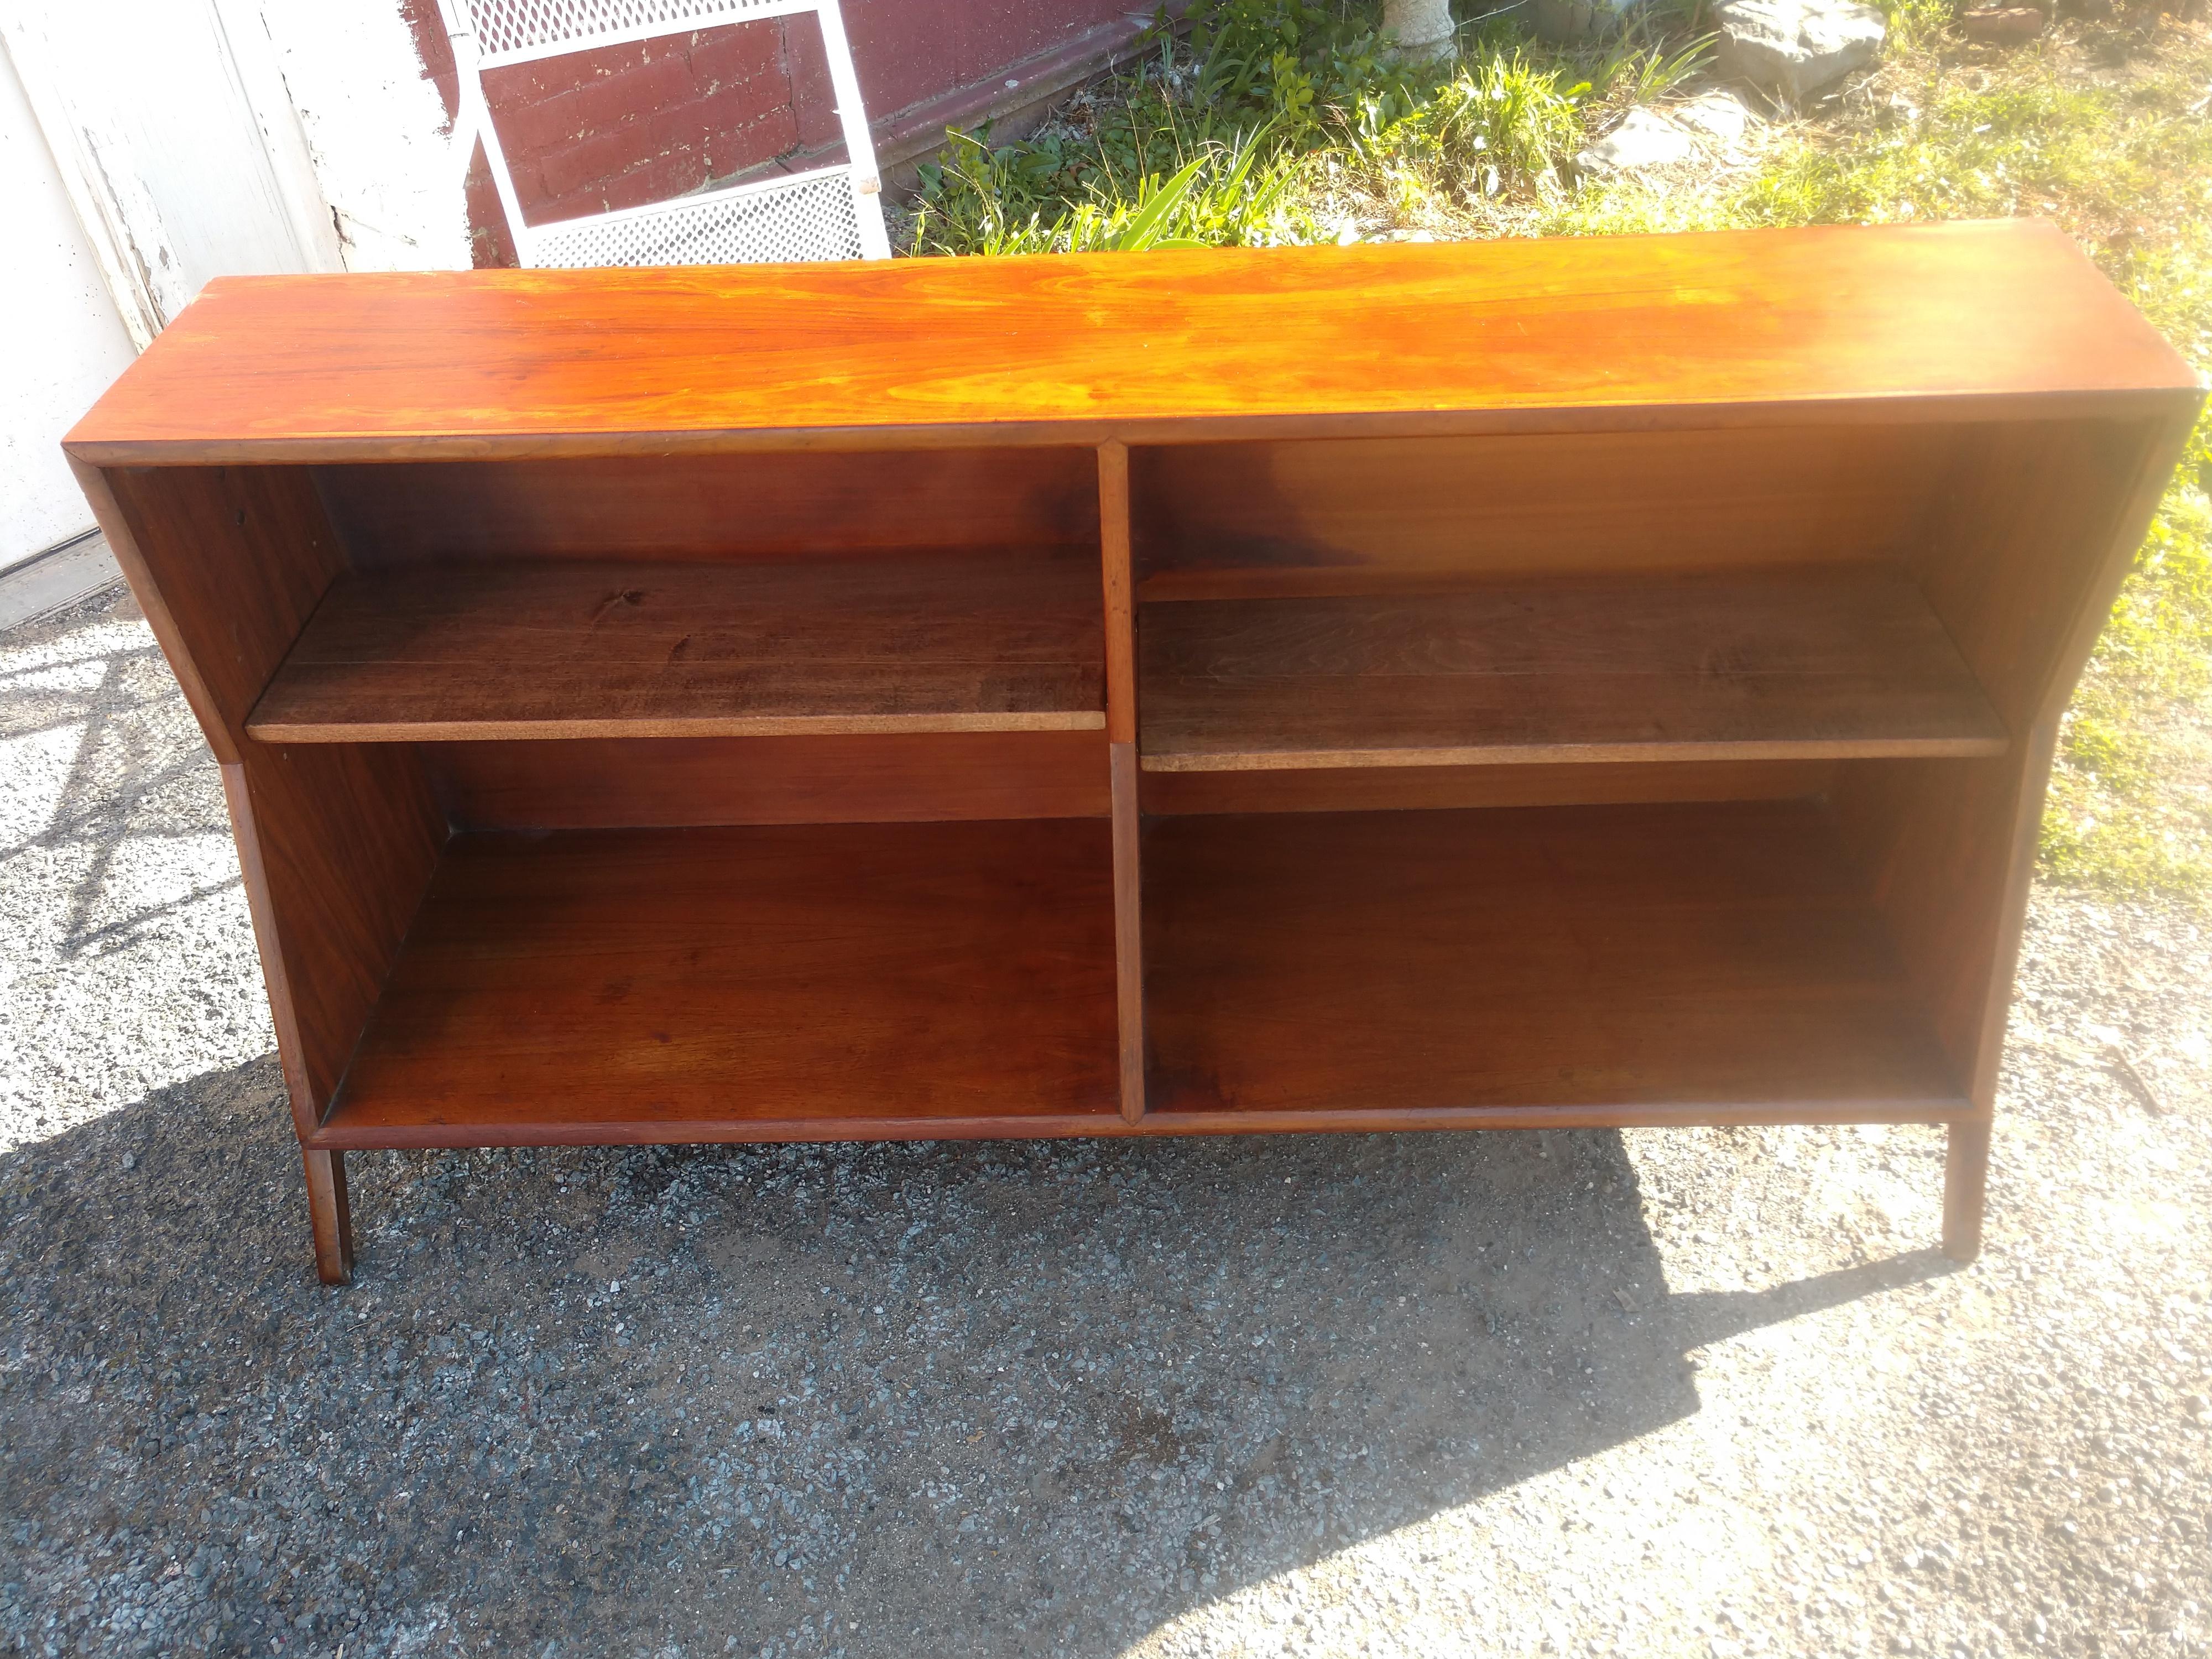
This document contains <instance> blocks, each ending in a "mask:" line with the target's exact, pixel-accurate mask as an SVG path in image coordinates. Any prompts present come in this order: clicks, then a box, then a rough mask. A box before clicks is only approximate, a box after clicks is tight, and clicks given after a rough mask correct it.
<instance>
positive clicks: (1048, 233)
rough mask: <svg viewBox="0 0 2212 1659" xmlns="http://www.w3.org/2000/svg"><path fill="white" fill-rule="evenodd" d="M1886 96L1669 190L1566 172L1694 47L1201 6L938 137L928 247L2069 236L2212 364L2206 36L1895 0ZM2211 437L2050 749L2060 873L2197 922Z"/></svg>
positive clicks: (1696, 56)
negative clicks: (1107, 82)
mask: <svg viewBox="0 0 2212 1659" xmlns="http://www.w3.org/2000/svg"><path fill="white" fill-rule="evenodd" d="M1377 10H1378V9H1377V8H1376V6H1374V5H1372V4H1370V3H1366V0H1210V3H1209V0H1201V3H1200V4H1198V5H1195V6H1194V7H1193V15H1194V20H1195V27H1194V29H1193V31H1192V33H1191V35H1190V37H1189V38H1188V40H1182V41H1178V40H1176V39H1175V38H1173V37H1172V36H1171V35H1169V34H1166V33H1159V34H1157V35H1156V36H1155V38H1154V39H1153V40H1152V47H1151V50H1150V52H1149V53H1148V55H1147V57H1146V60H1145V61H1144V63H1143V64H1142V65H1141V67H1140V69H1139V70H1138V71H1137V72H1136V73H1134V74H1133V75H1132V76H1129V77H1127V79H1125V80H1123V81H1121V82H1118V83H1116V84H1115V86H1114V87H1113V88H1111V89H1110V90H1109V92H1108V93H1107V94H1104V95H1103V96H1093V97H1091V98H1088V99H1085V100H1078V102H1077V103H1076V104H1075V106H1073V107H1072V108H1071V110H1070V111H1069V112H1068V118H1066V120H1065V121H1062V122H1060V123H1058V124H1056V125H1054V126H1052V127H1049V128H1048V129H1047V130H1046V131H1044V132H1043V133H1042V134H1040V135H1039V136H1038V137H1036V138H1035V139H1032V140H1030V141H1027V142H1024V143H1012V144H996V145H994V144H993V143H991V141H990V139H989V136H988V134H987V133H984V134H977V135H970V136H968V137H960V138H957V139H954V140H953V141H951V143H949V144H948V147H947V149H946V151H945V155H943V156H942V157H941V158H940V161H939V166H938V167H936V168H935V169H933V170H932V171H930V172H929V173H927V174H926V175H925V179H924V185H923V190H922V192H921V199H920V202H919V204H918V206H919V210H920V212H919V218H918V222H917V225H916V230H915V236H914V238H913V243H914V247H915V251H916V252H933V253H1012V252H1046V251H1053V250H1062V251H1064V250H1067V249H1071V248H1076V249H1081V248H1110V247H1115V246H1132V245H1137V244H1143V243H1153V244H1156V243H1157V242H1158V241H1160V240H1167V241H1174V242H1200V243H1212V244H1227V243H1236V244H1244V245H1264V244H1268V243H1284V242H1310V241H1316V240H1348V239H1350V238H1352V237H1354V236H1371V235H1375V234H1387V233H1395V234H1405V233H1407V232H1413V231H1421V232H1426V233H1427V234H1432V235H1437V236H1498V235H1598V234H1621V233H1627V232H1644V231H1680V230H1698V229H1712V228H1726V227H1739V226H1772V225H1802V224H1816V223H1882V222H1900V221H1912V220H1929V219H1944V218H1960V217H1977V218H1978V217H1992V216H2006V215H2013V214H2027V213H2033V214H2040V215H2044V216H2049V217H2051V218H2055V219H2056V220H2057V221H2058V222H2060V223H2061V224H2063V226H2065V228H2067V229H2068V230H2069V232H2071V233H2072V234H2074V235H2075V237H2076V238H2077V239H2078V240H2081V242H2082V244H2083V245H2084V246H2086V247H2087V249H2088V250H2089V252H2091V254H2092V256H2093V258H2096V259H2097V261H2098V263H2099V264H2100V265H2102V266H2103V268H2104V269H2105V270H2106V272H2107V274H2109V275H2110V276H2112V278H2113V280H2114V281H2115V282H2116V283H2119V285H2120V286H2121V287H2122V288H2123V289H2125V290H2126V291H2127V292H2128V293H2129V294H2130V296H2131V297H2132V298H2133V299H2134V300H2135V301H2136V304H2137V305H2138V306H2140V307H2142V310H2143V311H2144V313H2145V314H2146V315H2148V317H2149V318H2150V319H2151V320H2152V321H2153V322H2154V324H2156V325H2158V327H2159V328H2160V329H2161V330H2162V331H2164V332H2165V333H2166V337H2167V338H2169V339H2170V340H2172V342H2173V343H2174V344H2175V345H2176V346H2177V347H2178V348H2179V349H2180V350H2181V351H2182V352H2183V354H2184V355H2185V356H2187V357H2189V359H2190V360H2191V362H2193V363H2195V364H2196V365H2197V368H2199V369H2201V370H2206V371H2212V118H2208V112H2207V103H2206V100H2207V96H2208V89H2212V36H2208V34H2207V33H2206V32H2204V31H2203V30H2202V29H2201V28H2191V27H2186V26H2182V25H2176V24H2172V23H2159V24H2156V25H2144V26H2141V27H2133V28H2132V29H2130V28H2121V27H2107V28H2106V29H2104V30H2103V31H2102V32H2101V33H2100V34H2098V35H2096V36H2094V37H2093V38H2087V39H2082V40H2075V41H2073V42H2071V43H2069V42H2066V41H2060V42H2057V43H2053V44H2045V45H2043V46H2033V47H2029V48H2026V49H2023V50H2021V51H2019V52H2014V53H2010V54H2007V55H2002V56H1995V55H1990V54H1981V55H1976V54H1972V53H1968V52H1962V51H1961V49H1960V47H1959V46H1958V44H1957V41H1956V40H1955V37H1954V36H1951V35H1949V34H1948V33H1947V29H1948V23H1949V21H1950V19H1951V16H1952V14H1953V11H1954V5H1953V4H1952V3H1951V0H1891V3H1889V4H1888V6H1887V10H1888V12H1889V15H1890V18H1891V23H1892V30H1893V33H1892V48H1891V52H1890V55H1889V58H1888V60H1887V64H1886V66H1885V68H1884V70H1883V71H1882V74H1881V77H1880V79H1879V81H1878V82H1876V83H1875V85H1873V86H1872V87H1871V88H1869V89H1868V90H1869V94H1871V95H1870V96H1869V97H1866V98H1863V99H1861V100H1858V101H1857V102H1856V103H1855V104H1853V105H1851V106H1846V107H1845V108H1844V110H1843V111H1842V112H1834V111H1831V112H1829V113H1827V114H1826V115H1825V116H1823V117H1822V118H1818V119H1808V120H1803V121H1797V122H1791V123H1786V124H1781V125H1776V126H1774V127H1772V128H1770V129H1768V130H1766V131H1765V133H1764V134H1763V135H1762V136H1761V137H1760V138H1759V141H1758V143H1757V144H1756V146H1755V149H1753V153H1752V154H1751V155H1749V157H1748V158H1747V159H1745V160H1743V161H1741V162H1739V163H1737V164H1735V165H1730V166H1717V167H1712V168H1711V169H1709V170H1708V171H1707V172H1706V173H1705V174H1704V175H1702V176H1698V177H1693V178H1688V179H1685V178H1680V177H1677V178H1673V179H1668V180H1665V181H1663V183H1659V184H1654V183H1650V182H1644V181H1639V180H1637V179H1582V180H1578V179H1575V178H1574V177H1573V176H1572V168H1571V158H1572V156H1573V155H1574V154H1575V153H1576V151H1577V149H1580V148H1581V147H1582V145H1583V143H1586V142H1587V140H1588V138H1589V137H1590V136H1591V135H1593V134H1594V133H1595V132H1598V131H1602V130H1603V128H1604V127H1605V126H1606V125H1608V124H1609V123H1610V122H1611V121H1612V120H1613V119H1614V118H1617V116H1618V114H1619V112H1620V111H1622V110H1623V109H1625V108H1626V107H1627V106H1629V105H1630V104H1632V103H1636V102H1649V101H1663V100H1664V99H1665V97H1666V96H1667V95H1668V94H1669V93H1670V92H1673V91H1674V90H1676V89H1677V88H1679V87H1680V84H1681V83H1682V82H1684V81H1685V80H1686V79H1687V78H1689V77H1691V76H1692V75H1694V73H1695V71H1696V70H1697V69H1698V67H1699V65H1700V64H1702V63H1703V62H1704V61H1705V58H1706V56H1707V52H1708V45H1707V43H1706V41H1705V40H1703V39H1701V38H1700V37H1699V36H1697V35H1696V34H1695V33H1692V24H1693V22H1694V21H1695V19H1696V18H1697V16H1698V15H1699V8H1698V7H1696V6H1695V5H1693V4H1692V3H1689V0H1683V4H1682V5H1681V6H1680V9H1676V10H1674V11H1669V10H1668V9H1665V8H1663V7H1662V8H1647V9H1644V11H1643V12H1641V13H1639V14H1638V15H1639V17H1640V18H1641V19H1642V21H1640V22H1639V24H1638V29H1637V32H1636V33H1633V34H1632V35H1631V36H1629V37H1628V38H1626V40H1622V41H1620V42H1618V43H1616V44H1614V45H1613V46H1610V47H1607V48H1595V47H1593V48H1589V49H1586V50H1583V51H1581V52H1566V51H1560V50H1557V49H1553V48H1547V47H1543V46H1539V45H1537V44H1535V43H1534V42H1532V41H1529V40H1525V39H1523V38H1522V37H1521V36H1519V35H1518V34H1516V33H1513V32H1512V31H1511V30H1510V28H1509V27H1499V26H1498V25H1496V24H1492V25H1490V26H1488V27H1486V29H1484V30H1482V31H1476V30H1473V29H1467V30H1462V62H1461V64H1459V65H1458V66H1457V67H1456V68H1455V70H1453V71H1452V72H1451V73H1449V74H1443V73H1438V72H1437V71H1435V70H1418V69H1417V70H1407V69H1406V68H1405V67H1403V66H1401V65H1398V64H1394V63H1393V62H1392V61H1391V59H1390V58H1389V41H1388V40H1386V39H1384V38H1383V36H1382V35H1381V33H1380V32H1379V29H1378V27H1377V22H1376V16H1377ZM2208 485H2212V422H2208V423H2207V424H2205V425H2202V426H2200V427H2199V428H2198V429H2197V434H2196V435H2195V438H2194V440H2193V441H2192V443H2191V450H2190V453H2189V455H2188V456H2187V457H2186V458H2185V460H2184V463H2183V465H2182V467H2181V469H2180V471H2179V474H2178V476H2177V477H2176V479H2175V482H2174V484H2173V486H2172V489H2170V490H2169V491H2168V492H2167V494H2166V497H2165V500H2164V502H2163V504H2162V505H2161V507H2160V511H2159V514H2158V517H2157V520H2156V522H2155V523H2154V526H2153V528H2152V531H2151V533H2150V535H2149V537H2148V539H2147V541H2146V543H2145V544H2144V547H2143V550H2142V554H2141V555H2140V556H2139V557H2138V558H2137V560H2136V564H2135V566H2134V568H2133V569H2132V571H2131V573H2130V575H2129V577H2128V579H2127V580H2126V583H2125V586H2124V589H2123V591H2122V592H2121V595H2120V598H2119V600H2118V605H2116V606H2115V608H2114V611H2113V613H2112V622H2111V623H2110V625H2109V626H2108V627H2107V628H2106V630H2105V632H2104V634H2103V635H2102V637H2101V638H2100V641H2099V643H2098V646H2097V648H2096V652H2095V654H2094V657H2093V660H2092V662H2091V665H2090V667H2089V671H2088V672H2087V676H2086V677H2085V678H2084V680H2083V683H2082V686H2081V692H2080V694H2079V696H2077V697H2076V699H2075V704H2074V707H2073V708H2072V710H2071V711H2070V712H2069V715H2068V718H2067V720H2066V723H2065V726H2064V727H2063V732H2062V734H2061V744H2060V752H2059V755H2058V758H2057V769H2056V771H2055V774H2054V777H2053V781H2052V789H2051V808H2050V811H2049V814H2048V817H2046V820H2045V826H2044V835H2043V846H2042V851H2043V868H2044V873H2045V877H2046V878H2048V879H2050V880H2052V881H2056V882H2059V883H2063V884H2070V885H2075V886H2081V887H2086V888H2092V889H2096V890H2102V891H2105V892H2108V893H2112V894H2115V895H2136V896H2144V895H2164V896H2179V897H2183V898H2186V899H2190V900H2192V901H2196V902H2207V901H2212V505H2208V501H2207V497H2206V489H2207V487H2208Z"/></svg>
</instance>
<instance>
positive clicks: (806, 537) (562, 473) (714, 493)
mask: <svg viewBox="0 0 2212 1659" xmlns="http://www.w3.org/2000/svg"><path fill="white" fill-rule="evenodd" d="M317 471H318V474H319V481H320V483H321V485H322V489H323V493H324V495H325V499H326V500H327V501H329V502H330V505H331V513H332V514H333V516H334V517H335V518H336V519H337V521H338V523H339V525H340V526H342V527H343V531H344V532H345V537H346V541H347V544H348V545H349V548H350V549H351V550H352V552H353V556H354V559H355V562H356V563H357V564H363V565H366V564H372V563H380V562H389V563H404V562H409V561H412V560H421V559H438V558H471V557H475V558H494V559H516V558H584V559H621V558H640V559H685V558H694V559H720V558H728V557H733V556H746V555H765V556H792V555H795V554H819V553H836V552H849V553H870V552H884V551H889V550H896V549H900V548H909V547H969V548H1018V547H1033V546H1038V545H1062V546H1070V545H1073V546H1084V547H1095V546H1097V540H1098V482H1097V458H1096V454H1095V453H1094V452H1093V451H1092V450H1091V449H1088V448H1080V449H1076V448H1070V449H945V450H890V451H880V452H878V451H867V452H857V453H856V452H837V453H829V452H818V451H794V452H791V453H746V454H732V455H683V456H605V457H589V458H585V459H573V460H572V459H562V460H512V461H478V462H471V463H467V464H462V463H448V462H400V463H393V464H388V465H362V466H325V467H321V468H319V469H317Z"/></svg>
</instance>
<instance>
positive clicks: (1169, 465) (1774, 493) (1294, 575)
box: [1130, 422, 1977, 600]
mask: <svg viewBox="0 0 2212 1659" xmlns="http://www.w3.org/2000/svg"><path fill="white" fill-rule="evenodd" d="M1976 430H1977V428H1974V427H1972V426H1971V425H1968V426H1964V427H1957V428H1954V427H1930V426H1927V425H1911V426H1866V425H1861V426H1839V425H1797V424H1791V423H1785V422H1776V423H1774V424H1771V425H1769V426H1764V427H1736V428H1717V429H1716V428H1706V427H1699V426H1692V427H1686V428H1668V429H1662V430H1657V431H1633V432H1573V433H1556V432H1553V433H1528V434H1512V435H1486V436H1479V437H1402V438H1387V439H1385V438H1333V439H1302V440H1297V441H1278V442H1260V443H1249V442H1248V443H1212V444H1176V443H1156V444H1149V445H1146V446H1145V447H1142V448H1139V449H1136V450H1133V451H1132V452H1131V453H1130V468H1131V480H1130V489H1131V494H1132V495H1133V510H1134V512H1135V513H1136V515H1137V520H1136V525H1135V539H1136V563H1137V575H1138V580H1139V586H1138V590H1137V591H1138V598H1139V599H1146V600H1149V599H1238V598H1244V597H1255V598H1261V597H1267V596H1271V595H1284V596H1298V595H1304V594H1328V593H1361V592H1382V591H1386V590H1387V589H1389V587H1390V586H1394V585H1395V586H1416V585H1418V584H1419V583H1421V582H1431V583H1433V582H1434V581H1436V580H1437V579H1438V578H1439V577H1444V578H1449V579H1455V580H1462V581H1464V580H1468V578H1470V577H1482V576H1511V575H1526V574H1538V573H1542V574H1558V573H1562V572H1567V571H1611V570H1699V569H1713V568H1726V567H1732V566H1744V565H1783V564H1801V563H1810V564H1820V563H1826V564H1834V563H1839V562H1850V561H1855V560H1867V559H1882V558H1894V557H1898V556H1902V555H1904V554H1905V553H1907V552H1908V551H1910V550H1912V549H1913V548H1914V546H1915V545H1916V544H1917V541H1918V538H1919V537H1920V534H1921V531H1922V526H1923V524H1924V522H1925V520H1926V519H1927V517H1928V514H1929V508H1930V507H1931V506H1932V505H1933V503H1934V502H1935V500H1936V492H1937V490H1938V489H1940V487H1941V486H1942V482H1943V480H1944V479H1945V477H1947V476H1948V472H1949V470H1950V467H1951V465H1952V457H1953V454H1954V452H1955V451H1956V450H1957V449H1958V448H1959V447H1960V445H1961V443H1962V442H1963V441H1965V435H1968V434H1972V433H1973V432H1974V431H1976Z"/></svg>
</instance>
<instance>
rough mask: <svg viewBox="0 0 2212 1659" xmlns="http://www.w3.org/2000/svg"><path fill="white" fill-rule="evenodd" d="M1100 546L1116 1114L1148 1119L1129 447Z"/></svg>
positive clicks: (1121, 458)
mask: <svg viewBox="0 0 2212 1659" xmlns="http://www.w3.org/2000/svg"><path fill="white" fill-rule="evenodd" d="M1098 546H1099V553H1100V561H1101V563H1102V565H1103V571H1104V579H1105V602H1106V752H1107V755H1108V757H1109V759H1108V767H1109V777H1110V780H1111V783H1112V787H1113V811H1114V979H1115V1001H1116V1005H1117V1007H1118V1010H1119V1013H1120V1018H1121V1115H1122V1117H1123V1118H1124V1119H1126V1120H1127V1121H1129V1122H1131V1123H1134V1122H1136V1121H1138V1120H1139V1118H1141V1117H1143V1116H1144V1115H1145V953H1144V937H1143V934H1144V908H1143V904H1142V902H1141V896H1140V894H1139V887H1138V878H1139V860H1138V855H1137V833H1138V823H1137V643H1136V640H1137V630H1136V616H1135V611H1134V608H1133V604H1132V600H1131V593H1132V588H1131V581H1130V574H1129V447H1128V446H1127V444H1121V443H1103V444H1101V445H1099V447H1098Z"/></svg>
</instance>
